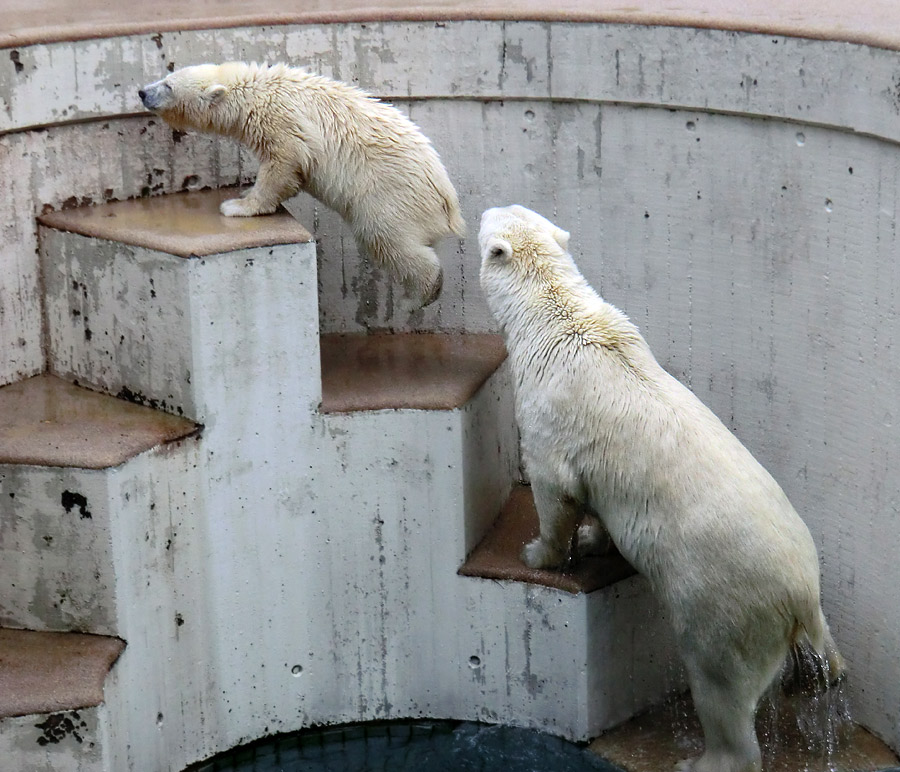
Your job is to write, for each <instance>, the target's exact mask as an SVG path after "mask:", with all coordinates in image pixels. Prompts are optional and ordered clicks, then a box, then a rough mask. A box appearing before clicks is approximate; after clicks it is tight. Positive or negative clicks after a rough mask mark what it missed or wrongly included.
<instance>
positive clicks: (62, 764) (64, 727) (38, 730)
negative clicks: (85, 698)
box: [0, 705, 108, 772]
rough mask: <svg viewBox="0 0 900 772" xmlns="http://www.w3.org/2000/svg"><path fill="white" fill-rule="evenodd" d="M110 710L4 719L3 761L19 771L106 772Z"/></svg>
mask: <svg viewBox="0 0 900 772" xmlns="http://www.w3.org/2000/svg"><path fill="white" fill-rule="evenodd" d="M105 716H106V709H105V707H104V706H103V705H101V706H99V707H96V708H83V709H81V710H68V711H62V712H59V713H49V714H42V715H31V716H18V717H13V718H4V719H2V720H0V759H3V760H4V763H5V764H7V765H14V766H10V767H9V769H10V770H11V771H12V770H15V772H104V770H106V769H108V766H105V758H104V752H103V737H102V732H103V730H102V725H103V723H104V721H105Z"/></svg>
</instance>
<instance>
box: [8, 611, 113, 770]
mask: <svg viewBox="0 0 900 772" xmlns="http://www.w3.org/2000/svg"><path fill="white" fill-rule="evenodd" d="M124 648H125V644H124V642H123V641H121V640H119V639H118V638H110V637H106V636H97V635H82V634H79V633H47V632H34V631H31V630H13V629H6V628H0V759H3V760H4V761H3V767H4V769H10V770H13V769H15V770H23V771H24V770H28V772H99V771H100V770H103V769H105V768H106V767H105V765H104V756H105V755H106V749H104V747H103V744H104V736H105V727H104V724H105V723H106V719H107V716H106V712H105V709H104V707H103V701H104V685H105V683H106V679H107V676H108V674H109V672H110V669H111V668H112V667H113V665H114V664H115V662H116V660H117V659H118V657H119V655H120V654H121V653H122V650H123V649H124ZM7 765H8V766H7Z"/></svg>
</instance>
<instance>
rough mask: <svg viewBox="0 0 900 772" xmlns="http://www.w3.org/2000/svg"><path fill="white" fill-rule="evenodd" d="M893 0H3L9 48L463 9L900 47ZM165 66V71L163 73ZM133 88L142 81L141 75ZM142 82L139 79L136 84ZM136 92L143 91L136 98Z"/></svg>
mask: <svg viewBox="0 0 900 772" xmlns="http://www.w3.org/2000/svg"><path fill="white" fill-rule="evenodd" d="M896 5H897V3H895V2H892V1H891V0H880V2H871V1H870V2H867V3H847V2H846V0H818V1H817V2H815V3H811V2H810V1H809V0H778V1H777V2H774V0H770V1H769V2H755V3H754V2H747V0H629V2H627V3H625V2H622V0H557V2H553V3H548V2H541V0H517V2H515V3H510V2H500V0H418V1H417V2H415V3H410V2H407V0H365V2H360V0H329V2H327V3H326V2H315V3H312V2H309V1H308V0H284V2H280V3H272V2H271V0H193V1H192V2H190V3H185V2H184V1H183V0H156V2H152V3H147V2H137V0H119V2H117V3H111V2H109V0H81V2H79V3H77V4H76V3H73V2H72V0H41V2H39V3H36V2H32V3H27V2H22V1H20V2H6V3H0V48H12V47H13V46H26V45H29V44H31V43H35V42H51V43H52V42H56V41H60V40H80V39H83V38H93V37H115V36H124V35H138V34H153V33H157V32H167V31H171V30H191V29H204V30H205V29H215V28H220V27H259V26H268V25H273V24H331V23H335V22H340V23H345V24H346V23H357V22H367V21H369V22H386V21H398V20H399V21H447V20H454V19H499V20H513V19H525V20H528V21H558V22H583V21H596V22H604V23H610V22H618V23H624V24H656V25H663V26H687V27H701V28H713V29H726V30H739V31H744V32H762V33H765V34H773V35H793V36H797V37H814V38H824V39H826V40H840V41H848V42H851V43H872V44H875V45H883V46H885V47H888V48H900V34H898V31H900V9H898V8H896ZM163 74H165V73H163ZM134 88H137V84H135V86H134ZM132 90H133V89H132ZM136 102H137V99H136V98H135V103H136Z"/></svg>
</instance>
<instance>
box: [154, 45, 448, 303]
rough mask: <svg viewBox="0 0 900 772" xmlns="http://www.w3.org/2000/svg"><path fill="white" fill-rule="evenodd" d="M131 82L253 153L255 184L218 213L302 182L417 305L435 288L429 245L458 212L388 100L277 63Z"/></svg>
mask: <svg viewBox="0 0 900 772" xmlns="http://www.w3.org/2000/svg"><path fill="white" fill-rule="evenodd" d="M138 94H139V96H140V98H141V101H142V102H143V103H144V106H145V107H146V108H147V109H148V110H150V111H152V112H154V113H157V114H158V115H160V116H161V117H162V118H163V119H164V120H165V121H166V122H167V123H169V124H170V125H171V126H173V127H174V128H176V129H195V130H198V131H204V132H210V133H215V134H221V135H224V136H228V137H232V138H234V139H236V140H238V141H240V142H241V143H243V144H244V145H246V146H247V147H249V148H250V149H251V150H252V151H253V152H254V153H255V154H256V156H257V158H258V159H259V162H260V165H259V173H258V175H257V178H256V184H254V185H253V187H252V188H250V190H249V191H247V192H246V193H245V194H244V195H243V196H242V197H241V198H237V199H231V200H229V201H225V202H223V203H222V205H221V211H222V214H224V215H226V216H229V217H250V216H252V215H258V214H269V213H271V212H274V211H275V209H276V208H277V207H278V205H279V204H280V203H281V202H282V201H284V200H285V199H287V198H290V197H291V196H293V195H295V194H296V193H297V192H298V191H301V190H303V191H306V192H307V193H310V194H311V195H313V196H315V197H316V198H318V199H319V200H320V201H322V202H323V203H324V204H326V205H327V206H329V207H331V208H332V209H334V210H335V211H337V212H338V213H339V214H340V215H341V216H342V217H343V218H344V220H345V221H346V222H347V223H348V224H349V225H350V228H351V229H352V230H353V234H354V236H355V237H356V241H357V244H358V245H359V247H360V249H361V251H362V252H363V253H364V254H368V255H369V256H370V257H371V258H372V259H373V260H374V261H375V262H376V263H377V264H378V265H380V266H382V267H384V268H386V269H387V270H388V271H390V272H391V273H392V274H393V276H394V277H395V278H397V279H399V280H400V281H402V282H403V284H404V285H405V286H406V288H407V290H408V291H410V292H411V293H412V294H413V296H414V297H416V298H417V299H418V301H419V302H420V303H421V304H422V305H427V304H428V303H431V302H432V301H434V300H435V299H436V298H437V296H438V295H439V294H440V291H441V284H442V279H443V273H442V271H441V266H440V263H439V262H438V259H437V255H436V254H435V252H434V249H433V247H434V246H435V244H437V242H438V241H440V240H441V239H442V238H443V237H444V236H446V235H447V234H448V233H450V232H451V231H452V232H454V233H456V234H457V235H459V236H463V235H464V233H465V223H464V222H463V219H462V215H461V214H460V210H459V201H458V200H457V196H456V191H455V190H454V188H453V185H452V184H451V182H450V179H449V177H448V176H447V172H446V170H445V169H444V166H443V164H442V163H441V160H440V158H439V157H438V154H437V152H436V151H435V149H434V148H433V147H432V145H431V142H429V140H428V139H427V138H426V137H425V136H424V135H423V134H422V132H421V131H420V130H419V128H418V127H417V126H416V125H415V124H414V123H413V122H412V121H410V120H409V119H408V118H407V117H406V116H405V115H403V113H401V112H400V111H399V110H397V109H396V108H395V107H393V106H391V105H389V104H385V103H383V102H379V101H378V100H377V99H375V98H373V97H372V96H370V95H368V94H366V93H364V92H363V91H360V90H359V89H357V88H353V87H352V86H349V85H347V84H345V83H340V82H338V81H335V80H331V79H329V78H325V77H322V76H319V75H313V74H310V73H307V72H305V71H303V70H300V69H296V68H293V67H288V66H286V65H283V64H276V65H273V66H265V65H258V64H245V63H243V62H229V63H226V64H221V65H215V64H201V65H196V66H193V67H184V68H182V69H180V70H176V71H175V72H172V73H171V74H169V75H167V76H166V77H165V78H164V79H162V80H160V81H157V82H156V83H151V84H150V85H148V86H144V88H142V89H141V90H140V91H139V92H138Z"/></svg>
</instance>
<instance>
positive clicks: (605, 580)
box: [459, 485, 635, 593]
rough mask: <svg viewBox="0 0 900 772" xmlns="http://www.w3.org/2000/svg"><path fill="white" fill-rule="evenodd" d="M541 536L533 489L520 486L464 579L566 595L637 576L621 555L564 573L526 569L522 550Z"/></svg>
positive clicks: (574, 566) (597, 559) (471, 560)
mask: <svg viewBox="0 0 900 772" xmlns="http://www.w3.org/2000/svg"><path fill="white" fill-rule="evenodd" d="M537 535H538V515H537V510H536V509H535V506H534V498H533V497H532V495H531V488H530V487H529V486H526V485H520V486H518V487H517V488H514V489H513V491H512V493H511V494H510V496H509V499H507V502H506V505H505V506H504V507H503V511H502V512H501V513H500V516H499V517H498V518H497V522H496V523H495V524H494V527H493V528H492V529H491V530H490V532H489V533H488V534H487V536H485V537H484V539H483V540H482V542H481V544H479V545H478V546H477V547H476V548H475V550H474V551H473V552H472V554H471V555H470V556H469V559H468V560H466V562H465V563H464V564H463V566H462V568H460V569H459V573H460V574H461V575H462V576H480V577H483V578H485V579H506V580H510V581H517V582H529V583H531V584H542V585H544V586H545V587H554V588H556V589H558V590H565V591H566V592H572V593H579V592H593V591H594V590H599V589H601V588H603V587H609V586H610V585H611V584H615V583H616V582H619V581H621V580H622V579H626V578H628V577H629V576H632V575H633V574H634V573H635V570H634V569H633V568H632V567H631V565H630V564H629V563H628V561H626V560H625V558H623V557H622V556H621V555H619V554H618V553H613V554H611V555H609V556H602V557H593V556H592V557H586V558H583V559H581V560H579V561H577V562H573V563H572V565H570V566H567V567H566V568H565V569H564V570H562V571H542V570H538V569H535V568H529V567H528V566H526V565H525V564H524V563H523V562H522V560H521V558H520V557H519V555H520V553H521V552H522V547H524V546H525V544H526V543H527V542H529V541H531V540H532V539H534V538H535V537H536V536H537Z"/></svg>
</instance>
